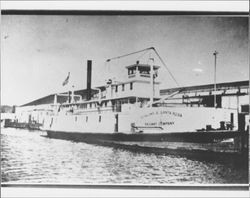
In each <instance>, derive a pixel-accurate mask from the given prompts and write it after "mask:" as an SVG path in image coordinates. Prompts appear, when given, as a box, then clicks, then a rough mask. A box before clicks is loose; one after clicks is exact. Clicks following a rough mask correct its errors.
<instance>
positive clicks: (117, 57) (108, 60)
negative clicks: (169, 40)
mask: <svg viewBox="0 0 250 198" xmlns="http://www.w3.org/2000/svg"><path fill="white" fill-rule="evenodd" d="M150 49H154V48H153V47H149V48H146V49H143V50H139V51H136V52H132V53H129V54H124V55H122V56H116V57H113V58H109V59H107V60H106V62H110V61H111V60H114V59H119V58H123V57H126V56H130V55H133V54H137V53H140V52H143V51H147V50H150Z"/></svg>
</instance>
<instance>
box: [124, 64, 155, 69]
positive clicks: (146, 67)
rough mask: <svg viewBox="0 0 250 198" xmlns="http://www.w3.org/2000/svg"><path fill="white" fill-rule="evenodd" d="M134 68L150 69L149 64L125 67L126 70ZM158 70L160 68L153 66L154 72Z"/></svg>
mask: <svg viewBox="0 0 250 198" xmlns="http://www.w3.org/2000/svg"><path fill="white" fill-rule="evenodd" d="M135 67H139V68H142V69H150V65H149V64H139V63H136V64H133V65H128V66H126V68H127V69H132V68H135ZM159 68H160V66H158V65H154V70H156V69H159Z"/></svg>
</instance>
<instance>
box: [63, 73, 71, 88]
mask: <svg viewBox="0 0 250 198" xmlns="http://www.w3.org/2000/svg"><path fill="white" fill-rule="evenodd" d="M69 76H70V72H69V73H68V76H67V78H66V79H65V80H64V81H63V83H62V86H65V85H67V84H68V82H69Z"/></svg>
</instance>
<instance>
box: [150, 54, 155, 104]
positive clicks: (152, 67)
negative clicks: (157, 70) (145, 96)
mask: <svg viewBox="0 0 250 198" xmlns="http://www.w3.org/2000/svg"><path fill="white" fill-rule="evenodd" d="M149 64H150V85H151V91H152V93H151V94H150V106H151V107H152V106H153V102H154V58H152V57H150V58H149Z"/></svg>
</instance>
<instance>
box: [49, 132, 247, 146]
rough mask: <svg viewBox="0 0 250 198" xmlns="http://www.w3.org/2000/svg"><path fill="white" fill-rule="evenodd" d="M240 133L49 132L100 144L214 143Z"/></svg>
mask: <svg viewBox="0 0 250 198" xmlns="http://www.w3.org/2000/svg"><path fill="white" fill-rule="evenodd" d="M241 135H242V134H241V132H238V131H216V132H215V131H211V132H209V131H206V132H176V133H175V132H173V133H147V134H143V133H131V134H126V133H79V132H64V131H47V136H48V137H49V138H56V139H64V140H71V141H75V142H87V143H98V142H101V141H126V142H128V141H131V142H193V143H214V142H219V141H222V140H225V139H229V138H236V137H240V136H241Z"/></svg>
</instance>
